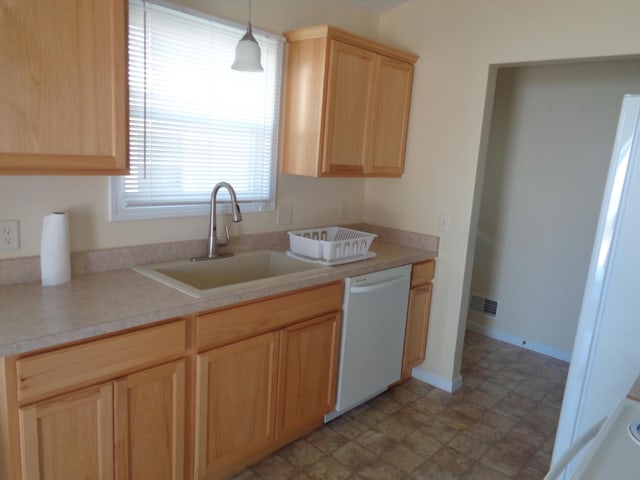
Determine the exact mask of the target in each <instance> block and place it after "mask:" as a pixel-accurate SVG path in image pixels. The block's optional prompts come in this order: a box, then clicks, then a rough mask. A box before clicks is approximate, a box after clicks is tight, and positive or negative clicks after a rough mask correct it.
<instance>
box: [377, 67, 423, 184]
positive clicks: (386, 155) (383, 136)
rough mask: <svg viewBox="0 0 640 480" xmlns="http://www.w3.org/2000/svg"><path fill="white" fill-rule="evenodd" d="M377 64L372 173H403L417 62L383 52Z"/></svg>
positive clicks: (397, 174) (392, 174)
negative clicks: (412, 86)
mask: <svg viewBox="0 0 640 480" xmlns="http://www.w3.org/2000/svg"><path fill="white" fill-rule="evenodd" d="M377 66H378V68H377V76H376V77H377V81H376V89H375V96H374V101H373V103H374V107H373V111H374V114H373V127H372V134H371V151H370V164H369V165H370V166H369V171H368V173H371V174H373V175H390V176H400V175H402V172H403V170H404V152H405V146H406V144H407V128H408V124H409V104H410V103H411V85H412V83H413V65H411V64H408V63H405V62H399V61H397V60H394V59H392V58H389V57H385V56H382V55H380V56H378V65H377Z"/></svg>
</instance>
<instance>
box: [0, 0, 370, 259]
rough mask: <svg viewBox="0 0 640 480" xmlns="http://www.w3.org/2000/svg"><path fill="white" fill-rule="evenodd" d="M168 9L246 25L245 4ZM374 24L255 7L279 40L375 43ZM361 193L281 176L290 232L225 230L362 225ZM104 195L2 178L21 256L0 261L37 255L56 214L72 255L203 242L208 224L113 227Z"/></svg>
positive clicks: (253, 224) (271, 215) (65, 182)
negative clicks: (287, 36) (330, 30)
mask: <svg viewBox="0 0 640 480" xmlns="http://www.w3.org/2000/svg"><path fill="white" fill-rule="evenodd" d="M172 1H174V3H182V4H184V5H185V6H187V7H189V8H195V9H199V10H202V11H205V12H208V13H211V14H213V15H217V16H220V17H223V18H228V19H230V20H235V21H238V22H241V23H246V21H247V19H248V4H249V3H248V0H242V1H239V0H216V1H211V0H172ZM378 19H379V17H378V15H377V14H374V13H373V12H370V11H368V10H364V9H362V8H359V7H356V6H354V5H353V4H351V3H349V2H345V1H342V0H327V1H323V2H318V1H315V0H254V1H253V2H252V22H253V25H254V27H256V28H262V29H265V30H269V31H272V32H276V33H281V32H284V31H287V30H291V29H294V28H300V27H305V26H312V25H320V24H326V23H329V24H333V25H335V26H338V27H341V28H344V29H348V30H350V31H353V32H355V33H358V34H361V35H365V36H369V37H373V38H375V36H376V34H377V30H378ZM220 180H224V179H222V178H221V179H220ZM212 187H213V185H212ZM364 188H365V187H364V180H362V179H320V180H316V179H309V178H303V177H294V176H282V175H280V176H279V178H278V187H277V200H276V201H277V203H278V204H280V203H285V204H291V205H293V224H292V225H288V226H276V214H275V212H267V213H259V214H258V213H256V214H246V215H244V220H243V221H242V222H241V223H238V224H230V225H229V228H230V230H231V234H232V235H237V234H242V233H254V232H263V231H272V230H278V229H281V230H292V229H295V228H303V227H309V226H315V225H328V224H334V223H338V222H339V223H348V222H360V221H362V217H363V201H364ZM108 195H109V189H108V178H107V177H17V176H0V219H2V220H5V219H7V220H9V219H18V220H19V221H20V230H21V249H20V250H17V251H2V252H0V259H4V258H13V257H24V256H31V255H39V252H40V234H41V229H42V217H43V216H44V215H45V214H47V213H49V212H52V211H60V210H66V211H69V212H70V223H71V226H70V233H71V249H72V250H73V251H86V250H94V249H102V248H111V247H117V246H125V245H138V244H148V243H158V242H166V241H178V240H190V239H198V238H205V237H206V234H207V228H208V218H207V216H199V217H186V218H176V219H168V220H147V221H135V222H114V223H110V222H109V221H108ZM340 201H346V203H347V212H348V214H347V217H346V218H340V217H339V214H338V212H339V210H338V203H339V202H340ZM228 223H230V222H228Z"/></svg>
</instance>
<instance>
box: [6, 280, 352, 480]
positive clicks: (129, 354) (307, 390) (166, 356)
mask: <svg viewBox="0 0 640 480" xmlns="http://www.w3.org/2000/svg"><path fill="white" fill-rule="evenodd" d="M342 290H343V284H342V282H333V283H329V284H324V285H320V286H317V287H313V288H307V289H302V290H298V291H295V292H290V293H287V294H283V295H281V296H273V297H267V298H265V299H260V300H257V301H254V302H247V303H244V304H240V305H233V306H229V307H223V308H220V309H216V310H212V311H208V312H202V313H198V314H195V315H193V316H192V317H189V318H181V319H174V320H167V321H166V322H159V323H158V324H156V325H153V326H149V327H145V328H140V329H135V330H131V331H128V332H122V333H118V334H115V335H108V336H105V337H102V338H96V339H92V340H88V341H86V342H77V343H72V344H69V345H63V346H60V347H56V348H52V349H48V350H42V351H37V352H30V353H28V354H24V355H16V356H13V357H5V358H0V479H1V480H4V479H5V478H6V479H10V480H71V479H74V480H75V479H87V480H147V479H149V480H150V479H153V480H185V479H188V478H189V479H197V480H213V479H222V478H227V477H229V476H230V475H231V474H233V473H235V472H237V471H239V470H241V469H242V468H244V467H246V466H247V465H249V464H251V463H253V462H255V461H258V460H260V459H261V458H262V457H264V456H266V455H268V454H269V453H271V452H273V451H275V450H277V449H278V448H281V447H283V446H284V445H286V444H288V443H290V442H293V441H294V440H296V439H297V438H299V437H301V436H303V435H305V434H307V433H310V432H311V431H313V430H315V429H316V428H319V427H320V426H321V425H322V423H323V417H324V415H325V414H327V413H329V412H330V411H331V410H333V408H334V406H335V394H336V376H337V372H338V356H339V345H340V333H341V332H340V322H341V307H342Z"/></svg>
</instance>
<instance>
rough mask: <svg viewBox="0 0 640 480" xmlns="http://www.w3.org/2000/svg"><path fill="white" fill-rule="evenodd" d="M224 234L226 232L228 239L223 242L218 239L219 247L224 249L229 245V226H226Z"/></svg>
mask: <svg viewBox="0 0 640 480" xmlns="http://www.w3.org/2000/svg"><path fill="white" fill-rule="evenodd" d="M224 232H225V235H226V238H225V239H224V240H223V241H220V239H219V238H217V237H216V244H217V245H218V246H219V247H224V246H225V245H227V244H228V243H229V227H228V226H227V225H225V226H224Z"/></svg>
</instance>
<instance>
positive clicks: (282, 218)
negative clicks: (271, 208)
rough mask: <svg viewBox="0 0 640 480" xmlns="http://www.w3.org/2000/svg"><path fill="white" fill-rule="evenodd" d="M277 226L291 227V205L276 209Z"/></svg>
mask: <svg viewBox="0 0 640 480" xmlns="http://www.w3.org/2000/svg"><path fill="white" fill-rule="evenodd" d="M277 222H278V223H277V224H278V225H291V223H292V222H293V205H290V204H287V205H280V206H279V207H278V219H277Z"/></svg>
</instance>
